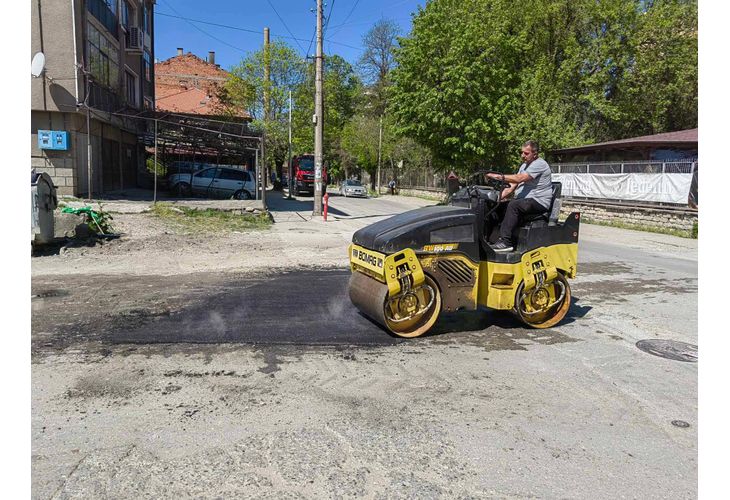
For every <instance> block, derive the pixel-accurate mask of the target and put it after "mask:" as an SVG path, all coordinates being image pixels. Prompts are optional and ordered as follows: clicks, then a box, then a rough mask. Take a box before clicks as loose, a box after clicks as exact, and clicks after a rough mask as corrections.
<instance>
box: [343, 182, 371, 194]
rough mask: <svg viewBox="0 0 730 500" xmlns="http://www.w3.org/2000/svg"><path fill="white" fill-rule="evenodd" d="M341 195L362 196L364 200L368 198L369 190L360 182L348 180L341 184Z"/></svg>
mask: <svg viewBox="0 0 730 500" xmlns="http://www.w3.org/2000/svg"><path fill="white" fill-rule="evenodd" d="M340 194H341V195H342V196H362V197H363V198H367V196H368V190H367V189H365V186H363V185H362V184H360V181H358V180H355V179H347V180H346V181H344V182H343V183H342V184H340Z"/></svg>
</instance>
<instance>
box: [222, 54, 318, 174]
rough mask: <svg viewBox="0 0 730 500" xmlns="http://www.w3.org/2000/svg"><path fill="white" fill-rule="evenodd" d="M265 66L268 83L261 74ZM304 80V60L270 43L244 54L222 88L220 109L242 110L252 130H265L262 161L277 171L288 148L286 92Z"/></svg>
mask: <svg viewBox="0 0 730 500" xmlns="http://www.w3.org/2000/svg"><path fill="white" fill-rule="evenodd" d="M267 64H268V66H269V68H270V72H269V80H267V79H266V78H265V72H264V68H265V67H266V65H267ZM304 78H305V63H304V60H303V59H302V58H301V57H300V56H299V55H298V54H297V53H296V51H295V50H294V49H293V48H292V47H291V46H289V45H287V44H286V43H284V42H280V41H274V42H272V43H270V44H269V47H268V50H264V48H261V49H259V50H257V51H253V52H250V53H248V54H247V55H246V57H245V58H244V59H243V60H242V61H241V62H240V64H238V65H236V66H234V67H233V68H232V69H231V72H230V77H229V78H228V80H227V81H226V82H225V84H224V92H223V97H224V105H228V106H239V107H243V108H245V109H246V111H248V113H249V114H250V115H251V116H252V117H253V119H254V121H253V125H254V127H255V128H258V129H259V130H265V132H266V157H267V158H266V161H267V163H268V164H272V163H273V164H275V165H277V166H278V167H279V168H281V165H282V164H284V163H285V162H286V161H287V151H288V147H289V137H288V120H289V114H288V113H289V91H290V90H294V89H296V88H298V86H299V85H300V84H301V83H302V82H303V81H304ZM267 97H268V102H267ZM266 109H268V114H267V116H264V115H265V113H264V112H265V110H266Z"/></svg>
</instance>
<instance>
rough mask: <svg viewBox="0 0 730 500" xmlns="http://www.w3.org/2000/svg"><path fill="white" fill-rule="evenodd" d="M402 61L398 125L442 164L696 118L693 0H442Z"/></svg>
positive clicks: (468, 163)
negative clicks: (530, 142)
mask: <svg viewBox="0 0 730 500" xmlns="http://www.w3.org/2000/svg"><path fill="white" fill-rule="evenodd" d="M396 62H397V67H396V68H395V70H394V72H393V75H392V81H393V85H392V86H391V95H390V103H391V106H390V110H391V113H393V114H394V115H395V119H396V123H397V124H398V132H400V133H402V134H405V135H407V136H409V137H412V138H414V139H415V140H416V141H417V142H419V143H420V144H423V145H425V146H427V147H428V148H429V149H430V151H431V152H432V153H433V154H434V156H435V158H436V160H437V161H438V162H440V163H444V164H448V163H456V164H458V165H463V166H465V167H466V168H472V167H474V166H477V165H485V164H486V165H492V166H495V165H500V166H507V165H510V164H514V163H515V161H516V160H517V155H516V153H517V151H518V148H519V145H520V144H521V143H522V142H523V141H524V140H525V139H527V138H535V139H537V140H538V141H539V142H540V143H541V144H542V145H543V149H551V148H559V147H569V146H575V145H581V144H586V143H591V142H593V141H604V140H613V139H619V138H624V137H632V136H638V135H645V134H654V133H660V132H666V131H673V130H681V129H685V128H693V127H696V126H697V2H696V0H653V1H652V0H489V1H484V0H434V1H432V2H429V3H428V4H427V5H426V7H425V8H423V9H421V10H419V12H418V13H417V15H416V16H415V17H414V19H413V29H412V32H411V34H410V36H409V37H407V38H404V39H402V40H401V47H400V49H399V50H397V51H396Z"/></svg>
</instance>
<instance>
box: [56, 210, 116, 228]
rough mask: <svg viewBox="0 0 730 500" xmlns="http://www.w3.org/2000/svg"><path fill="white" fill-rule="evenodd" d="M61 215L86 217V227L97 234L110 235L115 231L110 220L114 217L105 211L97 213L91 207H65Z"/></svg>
mask: <svg viewBox="0 0 730 500" xmlns="http://www.w3.org/2000/svg"><path fill="white" fill-rule="evenodd" d="M61 213H65V214H75V215H84V216H85V217H86V225H87V226H89V230H91V231H92V232H93V233H95V234H102V235H108V234H110V233H112V232H113V231H114V230H113V229H112V227H111V225H110V224H109V220H110V219H112V218H113V217H112V216H111V215H109V214H108V213H106V212H104V211H103V210H99V211H96V210H94V209H92V208H91V207H81V208H72V207H64V208H63V209H62V210H61Z"/></svg>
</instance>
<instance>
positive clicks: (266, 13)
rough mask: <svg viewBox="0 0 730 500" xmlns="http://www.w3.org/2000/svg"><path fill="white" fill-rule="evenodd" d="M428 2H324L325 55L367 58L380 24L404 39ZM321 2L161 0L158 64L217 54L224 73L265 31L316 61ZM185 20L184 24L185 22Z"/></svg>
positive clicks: (157, 20) (258, 45) (157, 28)
mask: <svg viewBox="0 0 730 500" xmlns="http://www.w3.org/2000/svg"><path fill="white" fill-rule="evenodd" d="M425 3H426V0H395V1H394V0H325V2H324V4H325V7H324V14H325V21H326V20H327V17H329V20H330V22H329V25H328V26H327V28H326V31H325V36H324V39H325V41H324V53H325V54H338V55H340V56H342V57H343V58H345V59H346V60H347V61H349V62H350V63H352V64H354V63H356V62H357V60H358V58H359V57H360V54H361V53H362V48H361V47H362V38H363V36H364V35H365V33H367V31H368V30H369V29H370V28H371V27H372V26H373V24H375V22H376V21H378V20H379V19H383V18H385V19H390V20H392V21H395V22H396V23H398V24H399V25H400V26H401V29H402V31H403V34H404V35H405V34H407V33H408V32H409V31H410V27H411V13H414V12H416V11H417V10H418V7H419V6H421V7H423V6H424V5H425ZM316 7H317V2H316V0H206V1H202V2H201V1H200V0H157V4H156V6H155V58H156V59H158V60H159V61H164V60H165V59H168V58H170V57H173V56H175V55H176V54H177V48H178V47H182V48H183V50H184V51H185V53H187V52H192V53H193V54H195V55H197V56H198V57H200V58H203V59H205V58H206V57H207V56H208V52H209V51H214V52H215V62H216V63H217V64H220V65H221V67H222V68H223V69H226V70H228V69H230V68H231V67H232V66H233V65H235V64H238V63H239V62H240V61H241V59H242V58H243V57H245V56H246V54H247V53H248V52H250V51H254V50H258V49H259V48H261V45H262V44H263V37H264V35H263V32H264V28H265V27H268V28H269V29H270V32H271V40H272V41H273V40H276V39H278V40H282V41H285V42H287V43H288V44H289V45H291V46H292V48H294V49H295V50H296V51H297V52H298V53H299V54H301V55H302V56H304V55H305V54H309V55H314V53H315V50H316V49H315V40H314V35H315V31H316V27H317V17H316V15H315V12H316ZM181 18H185V19H181Z"/></svg>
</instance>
